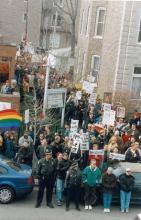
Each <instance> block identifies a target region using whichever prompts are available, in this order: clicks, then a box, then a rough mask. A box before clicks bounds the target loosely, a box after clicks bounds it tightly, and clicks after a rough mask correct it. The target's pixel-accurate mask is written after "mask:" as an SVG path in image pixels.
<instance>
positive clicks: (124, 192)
mask: <svg viewBox="0 0 141 220" xmlns="http://www.w3.org/2000/svg"><path fill="white" fill-rule="evenodd" d="M134 182H135V178H134V177H133V176H132V172H131V169H130V168H126V172H125V173H124V174H121V176H120V177H119V184H120V204H121V212H122V213H123V212H126V213H128V211H129V205H130V199H131V192H132V190H133V186H134Z"/></svg>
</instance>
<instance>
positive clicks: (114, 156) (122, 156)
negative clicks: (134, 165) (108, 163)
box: [109, 153, 125, 161]
mask: <svg viewBox="0 0 141 220" xmlns="http://www.w3.org/2000/svg"><path fill="white" fill-rule="evenodd" d="M109 158H111V159H112V160H114V159H116V160H119V161H122V160H125V154H118V153H110V155H109Z"/></svg>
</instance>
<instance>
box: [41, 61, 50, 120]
mask: <svg viewBox="0 0 141 220" xmlns="http://www.w3.org/2000/svg"><path fill="white" fill-rule="evenodd" d="M49 72H50V67H49V66H48V65H47V67H46V79H45V90H44V103H43V114H44V116H45V113H46V107H47V96H48V81H49Z"/></svg>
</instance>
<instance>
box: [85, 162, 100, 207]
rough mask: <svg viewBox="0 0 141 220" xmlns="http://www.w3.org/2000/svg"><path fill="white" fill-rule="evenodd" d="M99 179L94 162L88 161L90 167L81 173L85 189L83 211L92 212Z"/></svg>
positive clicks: (98, 170) (98, 171) (98, 172)
mask: <svg viewBox="0 0 141 220" xmlns="http://www.w3.org/2000/svg"><path fill="white" fill-rule="evenodd" d="M100 178H101V171H100V169H99V168H98V167H97V166H96V160H91V161H90V166H87V167H86V168H85V169H84V171H83V183H84V187H85V196H84V197H85V198H84V199H85V209H86V210H88V209H89V210H92V205H93V204H94V201H95V197H96V185H97V184H98V183H99V181H100Z"/></svg>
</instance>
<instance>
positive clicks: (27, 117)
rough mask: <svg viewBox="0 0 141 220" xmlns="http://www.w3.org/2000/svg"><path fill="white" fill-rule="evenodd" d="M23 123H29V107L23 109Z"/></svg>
mask: <svg viewBox="0 0 141 220" xmlns="http://www.w3.org/2000/svg"><path fill="white" fill-rule="evenodd" d="M24 123H25V124H28V123H29V109H27V110H25V115H24Z"/></svg>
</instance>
